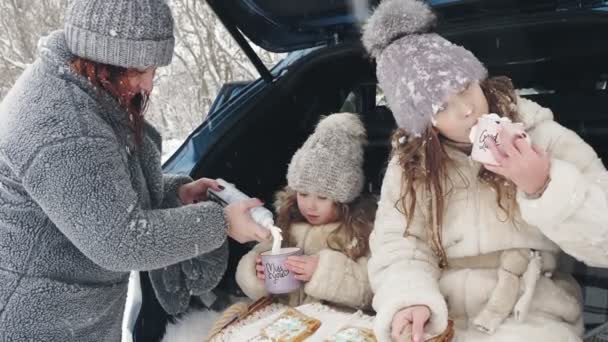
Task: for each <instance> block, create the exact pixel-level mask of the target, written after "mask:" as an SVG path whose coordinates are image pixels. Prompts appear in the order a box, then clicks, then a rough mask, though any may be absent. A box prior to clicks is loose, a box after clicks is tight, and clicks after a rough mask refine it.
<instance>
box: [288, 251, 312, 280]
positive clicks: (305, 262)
mask: <svg viewBox="0 0 608 342" xmlns="http://www.w3.org/2000/svg"><path fill="white" fill-rule="evenodd" d="M285 266H287V269H288V270H290V271H291V272H293V273H294V274H295V278H296V279H298V280H301V281H310V279H311V278H312V275H313V274H315V271H316V270H317V267H318V266H319V256H317V255H304V256H290V257H288V258H287V261H286V262H285Z"/></svg>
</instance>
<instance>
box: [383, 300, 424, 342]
mask: <svg viewBox="0 0 608 342" xmlns="http://www.w3.org/2000/svg"><path fill="white" fill-rule="evenodd" d="M430 317H431V311H430V310H429V308H428V307H427V306H424V305H416V306H410V307H409V308H405V309H403V310H401V311H399V312H397V313H396V314H395V316H393V323H392V325H391V338H392V339H393V341H394V342H402V341H400V340H399V338H400V337H401V335H402V334H403V332H404V330H405V328H406V327H407V326H408V325H411V326H412V341H411V342H422V341H423V339H424V325H425V324H426V322H428V320H429V318H430ZM408 342H410V341H408Z"/></svg>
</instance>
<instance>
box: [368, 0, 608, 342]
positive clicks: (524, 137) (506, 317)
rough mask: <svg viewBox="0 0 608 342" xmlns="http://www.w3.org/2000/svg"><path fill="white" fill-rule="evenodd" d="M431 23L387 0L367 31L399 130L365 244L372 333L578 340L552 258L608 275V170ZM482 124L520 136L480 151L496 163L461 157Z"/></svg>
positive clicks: (576, 300) (576, 295) (410, 0)
mask: <svg viewBox="0 0 608 342" xmlns="http://www.w3.org/2000/svg"><path fill="white" fill-rule="evenodd" d="M434 22H435V16H434V15H433V13H432V12H431V10H430V9H429V7H428V6H427V5H426V4H425V3H423V2H421V1H416V0H386V1H384V2H382V3H381V4H380V5H379V7H378V8H377V9H376V10H375V12H374V13H373V14H372V16H371V17H370V18H369V21H368V23H367V24H366V26H365V28H364V34H363V43H364V45H365V46H366V48H367V49H368V51H369V53H370V54H371V55H372V56H373V57H374V58H375V59H376V62H377V76H378V81H379V85H380V87H381V88H382V90H383V91H384V94H385V96H386V99H387V102H388V104H389V106H390V108H391V109H392V111H393V115H394V117H395V119H396V122H397V124H398V126H399V128H398V130H397V131H396V133H395V135H394V137H393V150H392V157H391V159H390V162H389V167H388V169H387V171H386V174H385V177H384V181H383V186H382V191H381V198H380V201H379V203H378V211H377V213H376V221H375V225H374V231H373V232H372V233H371V236H370V248H371V258H370V261H369V275H370V282H371V286H372V289H373V291H374V300H373V305H374V309H375V310H376V312H377V316H376V320H375V332H376V336H377V338H378V340H379V341H391V340H393V341H397V340H400V338H402V336H404V335H409V334H411V336H412V338H411V339H412V340H414V341H423V340H424V339H426V338H429V337H432V336H436V335H439V334H440V333H442V332H443V331H444V329H446V327H447V326H448V317H449V318H450V319H452V320H453V321H454V326H455V336H454V338H455V340H457V341H467V342H469V341H558V340H559V341H580V336H581V335H582V332H583V324H582V315H581V297H580V289H579V287H578V285H577V284H576V282H575V281H574V280H573V278H572V277H571V276H570V275H568V274H563V273H560V272H559V271H558V270H555V268H556V267H555V259H556V257H557V255H558V254H559V253H561V252H565V253H568V254H570V255H572V256H574V257H575V258H577V259H579V260H581V261H584V262H586V263H587V264H589V265H593V266H606V265H608V243H607V242H608V224H607V223H608V201H607V198H606V191H608V177H607V173H606V169H605V168H604V166H603V165H602V162H601V161H600V160H599V159H598V157H597V155H596V153H595V152H594V151H593V149H592V148H591V147H590V146H589V145H587V144H586V143H585V142H584V141H583V140H582V139H581V138H580V137H579V136H577V135H576V134H575V133H574V132H572V131H570V130H568V129H566V128H564V127H562V126H561V125H559V124H558V123H556V122H555V121H554V120H553V114H552V112H551V111H550V110H549V109H547V108H543V107H541V106H539V105H538V104H536V103H534V102H532V101H530V100H526V99H523V98H520V97H518V96H517V95H516V93H515V90H514V87H513V85H512V84H511V81H510V80H509V79H508V78H506V77H488V75H487V72H486V69H485V68H484V66H483V65H482V64H481V63H480V61H479V60H477V58H475V56H473V54H471V53H470V52H469V51H468V50H466V49H464V48H463V47H460V46H457V45H454V44H452V43H451V42H449V41H447V40H445V39H444V38H442V37H441V36H439V35H437V34H435V33H433V32H430V29H431V28H432V27H433V25H434ZM488 113H495V114H497V115H498V116H499V117H502V118H499V120H498V121H507V119H509V121H514V122H519V123H521V128H522V129H523V130H524V131H525V132H520V134H513V133H511V131H509V130H505V129H503V130H501V131H499V134H498V140H497V141H496V142H494V141H492V140H491V139H485V140H484V142H485V143H486V144H487V147H488V148H490V150H491V151H492V156H493V157H494V159H495V160H496V163H495V164H492V165H490V164H482V163H480V162H477V161H474V160H472V159H471V158H470V157H469V154H470V152H471V149H472V145H471V142H470V140H469V135H470V133H471V129H472V127H473V126H474V125H476V124H477V123H478V119H479V118H480V117H481V116H482V115H483V114H488ZM505 127H509V126H508V125H505ZM530 141H531V143H530ZM497 144H498V145H499V146H497ZM406 332H407V334H406ZM408 339H409V338H408Z"/></svg>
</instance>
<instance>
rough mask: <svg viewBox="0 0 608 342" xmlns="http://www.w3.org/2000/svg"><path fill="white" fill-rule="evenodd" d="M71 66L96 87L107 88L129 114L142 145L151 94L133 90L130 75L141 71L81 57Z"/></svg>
mask: <svg viewBox="0 0 608 342" xmlns="http://www.w3.org/2000/svg"><path fill="white" fill-rule="evenodd" d="M70 66H71V68H72V70H74V72H76V73H77V74H79V75H81V76H83V77H86V78H87V79H88V80H89V82H91V84H93V86H94V87H96V88H97V89H104V90H106V91H107V92H108V93H110V95H112V97H114V98H115V99H116V101H118V103H119V105H120V106H121V107H122V108H123V109H124V110H125V112H126V113H127V114H128V116H129V123H130V126H131V129H133V132H134V133H135V142H136V143H137V145H140V144H141V142H142V140H143V130H144V113H145V111H146V108H147V106H148V97H149V95H150V94H148V93H147V92H144V91H142V92H135V91H133V90H132V89H131V86H130V84H129V77H131V76H134V75H136V74H138V73H141V71H138V70H136V69H126V68H122V67H118V66H113V65H108V64H102V63H97V62H93V61H90V60H87V59H84V58H80V57H76V58H75V59H73V60H72V62H71V63H70Z"/></svg>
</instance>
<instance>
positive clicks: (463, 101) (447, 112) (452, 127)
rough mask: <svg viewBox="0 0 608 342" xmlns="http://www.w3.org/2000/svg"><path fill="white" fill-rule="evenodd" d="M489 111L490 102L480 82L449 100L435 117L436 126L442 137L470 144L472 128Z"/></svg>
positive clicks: (470, 85)
mask: <svg viewBox="0 0 608 342" xmlns="http://www.w3.org/2000/svg"><path fill="white" fill-rule="evenodd" d="M488 111H489V108H488V101H487V100H486V97H485V95H484V93H483V91H482V89H481V87H480V86H479V82H472V83H471V84H469V86H468V87H467V88H466V89H465V90H463V91H462V92H460V93H458V94H455V95H452V96H450V97H449V98H448V100H447V101H446V103H445V105H444V106H443V108H442V110H440V111H439V112H438V113H437V114H436V115H435V122H434V126H435V128H437V130H438V131H439V133H441V135H443V136H444V137H446V138H448V139H450V140H452V141H456V142H461V143H470V140H469V133H470V132H471V127H473V126H474V125H475V124H476V123H477V119H479V117H480V116H481V115H483V114H488Z"/></svg>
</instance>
